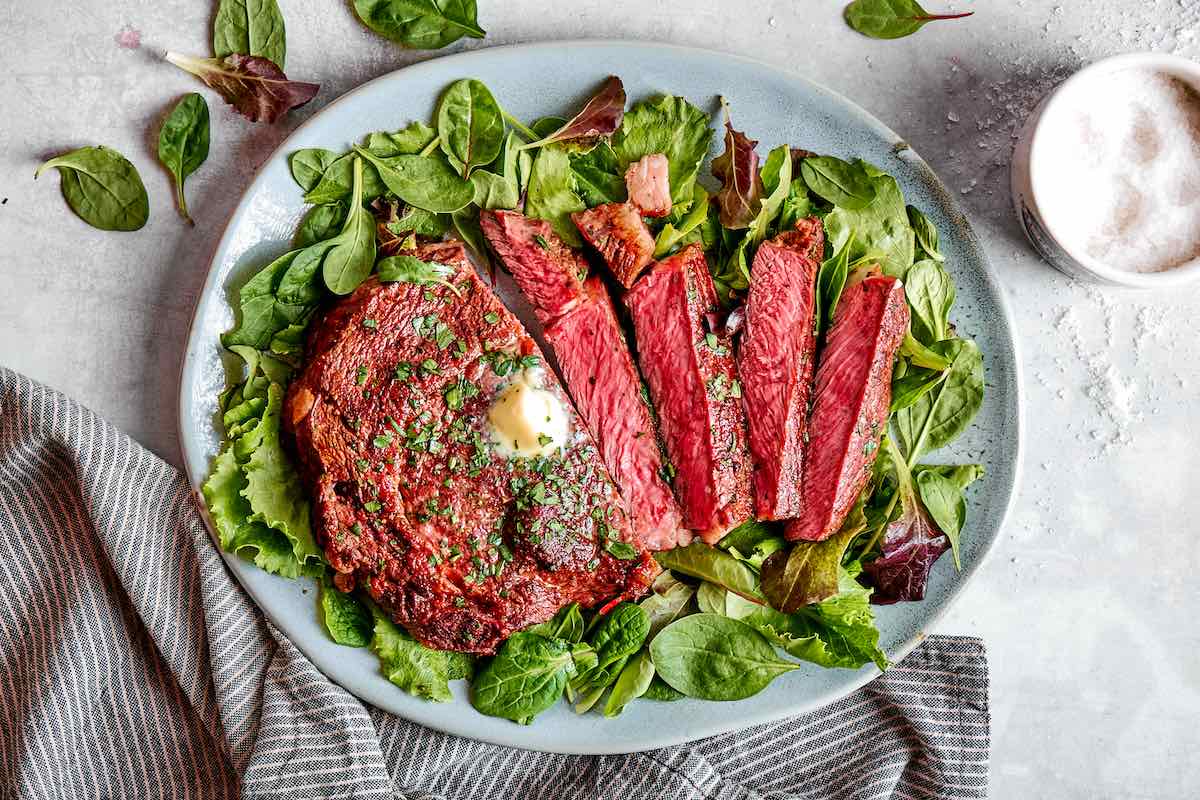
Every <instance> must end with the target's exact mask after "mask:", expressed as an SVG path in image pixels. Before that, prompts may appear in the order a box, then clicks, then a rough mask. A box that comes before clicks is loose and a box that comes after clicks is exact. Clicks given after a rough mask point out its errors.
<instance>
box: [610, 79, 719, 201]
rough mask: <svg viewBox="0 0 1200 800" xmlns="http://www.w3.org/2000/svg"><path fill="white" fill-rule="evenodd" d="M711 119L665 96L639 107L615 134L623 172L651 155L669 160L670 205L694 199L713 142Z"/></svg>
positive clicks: (641, 104) (613, 145) (692, 107)
mask: <svg viewBox="0 0 1200 800" xmlns="http://www.w3.org/2000/svg"><path fill="white" fill-rule="evenodd" d="M712 134H713V131H712V128H711V127H710V126H709V119H708V115H707V114H705V113H704V112H703V111H701V110H700V109H698V108H696V107H695V106H694V105H692V104H691V103H689V102H688V101H687V100H685V99H683V98H682V97H675V96H673V95H664V96H663V97H660V98H658V99H655V100H646V101H643V102H641V103H637V104H636V105H634V106H633V107H632V108H631V109H629V112H628V113H627V114H626V115H625V118H624V119H623V120H622V121H621V127H620V128H619V129H618V130H617V132H616V133H615V134H613V138H612V148H613V152H614V153H615V154H616V156H617V161H618V162H619V164H620V168H621V172H622V173H624V171H625V170H626V169H627V168H628V167H629V165H630V164H632V163H633V162H634V161H637V160H639V159H641V158H642V157H644V156H648V155H650V154H651V153H662V154H663V155H665V156H666V157H667V163H668V174H669V180H670V184H671V202H672V203H680V202H683V201H685V200H687V199H688V198H689V197H691V196H692V183H693V182H694V181H695V180H696V174H697V173H698V172H699V171H700V162H701V161H703V160H704V156H705V155H707V154H708V145H709V142H710V141H711V140H712Z"/></svg>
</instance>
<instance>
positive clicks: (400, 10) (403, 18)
mask: <svg viewBox="0 0 1200 800" xmlns="http://www.w3.org/2000/svg"><path fill="white" fill-rule="evenodd" d="M354 13H355V14H357V15H358V18H359V19H360V20H362V21H363V24H364V25H366V26H367V27H368V28H370V29H371V30H373V31H375V32H376V33H378V34H379V35H380V36H383V37H385V38H388V39H391V40H392V41H393V42H396V43H398V44H401V45H403V46H404V47H412V48H416V49H418V50H437V49H439V48H442V47H445V46H446V45H448V44H450V43H451V42H455V41H458V40H459V39H461V38H462V37H463V36H469V37H471V38H472V39H482V38H483V36H484V31H483V28H481V27H479V23H478V22H477V21H476V10H475V0H354Z"/></svg>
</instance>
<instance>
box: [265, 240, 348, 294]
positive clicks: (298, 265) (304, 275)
mask: <svg viewBox="0 0 1200 800" xmlns="http://www.w3.org/2000/svg"><path fill="white" fill-rule="evenodd" d="M335 244H337V237H336V236H335V237H334V238H332V239H326V240H324V241H321V242H316V243H315V244H311V245H309V246H308V247H306V248H304V249H303V250H301V251H300V252H299V253H297V254H296V257H295V258H293V259H292V263H291V264H289V265H288V267H287V269H286V270H285V271H284V273H283V277H282V278H280V279H279V282H278V284H277V285H276V286H275V300H276V302H278V303H284V304H286V305H291V306H310V305H315V304H316V303H317V302H318V301H319V300H320V299H321V298H322V297H323V296H324V289H322V288H321V281H319V280H317V275H319V274H320V272H321V262H323V261H324V260H325V256H326V255H327V254H328V253H329V251H330V250H331V249H333V246H334V245H335Z"/></svg>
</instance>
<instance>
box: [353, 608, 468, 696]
mask: <svg viewBox="0 0 1200 800" xmlns="http://www.w3.org/2000/svg"><path fill="white" fill-rule="evenodd" d="M369 607H370V609H371V615H372V616H373V617H374V619H375V632H374V636H372V637H371V652H372V653H374V654H375V655H376V656H377V657H378V658H379V669H380V671H381V672H383V675H384V677H386V678H387V679H388V680H389V681H391V682H392V683H394V684H395V685H396V686H398V687H400V688H401V689H403V690H404V691H406V692H408V693H409V694H411V695H414V696H416V697H420V698H422V699H424V700H433V701H435V702H439V703H445V702H448V701H449V700H451V699H452V698H453V695H452V694H450V659H449V658H448V656H449V655H450V654H448V653H446V652H444V651H442V650H432V649H430V648H428V647H426V646H425V645H423V644H421V643H420V642H418V641H417V640H416V639H414V638H413V637H412V636H409V634H408V631H406V630H404V629H403V628H401V627H400V626H399V625H396V623H394V622H392V621H391V620H390V619H388V617H387V616H386V615H385V614H384V613H383V611H381V610H380V608H379V607H378V606H376V605H375V604H374V603H371V604H370V606H369Z"/></svg>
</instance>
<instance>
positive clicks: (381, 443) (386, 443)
mask: <svg viewBox="0 0 1200 800" xmlns="http://www.w3.org/2000/svg"><path fill="white" fill-rule="evenodd" d="M371 444H373V445H375V447H377V448H379V449H380V450H382V449H384V448H385V447H391V446H392V435H391V434H390V433H381V434H379V435H378V436H376V437H375V438H374V439H372V440H371Z"/></svg>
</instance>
